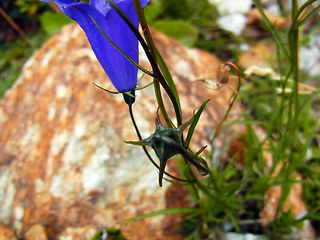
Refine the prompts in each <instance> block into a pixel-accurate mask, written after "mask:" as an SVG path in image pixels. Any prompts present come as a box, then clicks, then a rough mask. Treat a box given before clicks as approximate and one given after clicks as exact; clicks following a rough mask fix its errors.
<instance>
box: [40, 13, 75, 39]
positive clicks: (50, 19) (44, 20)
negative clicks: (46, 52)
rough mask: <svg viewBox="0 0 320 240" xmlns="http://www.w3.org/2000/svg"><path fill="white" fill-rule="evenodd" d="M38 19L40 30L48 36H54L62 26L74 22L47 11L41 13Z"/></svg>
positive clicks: (62, 15) (64, 16) (61, 15)
mask: <svg viewBox="0 0 320 240" xmlns="http://www.w3.org/2000/svg"><path fill="white" fill-rule="evenodd" d="M39 19H40V23H41V27H42V29H43V30H44V31H45V32H46V33H47V34H48V35H49V36H53V35H54V34H56V33H57V32H58V31H59V30H60V29H61V28H62V27H63V26H64V25H66V24H70V23H73V22H74V21H73V20H71V19H70V18H68V17H67V16H66V15H64V14H60V13H55V12H49V11H47V12H45V13H43V14H42V15H41V16H40V18H39Z"/></svg>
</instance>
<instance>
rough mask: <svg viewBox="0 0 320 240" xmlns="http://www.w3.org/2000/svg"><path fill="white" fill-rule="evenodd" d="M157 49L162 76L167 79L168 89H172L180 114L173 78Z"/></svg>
mask: <svg viewBox="0 0 320 240" xmlns="http://www.w3.org/2000/svg"><path fill="white" fill-rule="evenodd" d="M156 51H157V60H158V63H159V66H160V69H161V71H162V73H163V76H164V78H165V79H166V81H167V84H168V86H169V88H170V90H171V91H172V93H173V95H174V97H175V99H176V101H177V103H178V107H179V112H180V116H181V115H182V114H181V105H180V100H179V95H178V92H177V89H176V86H175V85H174V82H173V79H172V76H171V74H170V72H169V69H168V67H167V65H166V63H165V62H164V60H163V58H162V56H161V55H160V53H159V51H158V49H156Z"/></svg>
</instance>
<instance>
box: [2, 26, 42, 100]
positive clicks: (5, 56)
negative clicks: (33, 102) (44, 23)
mask: <svg viewBox="0 0 320 240" xmlns="http://www.w3.org/2000/svg"><path fill="white" fill-rule="evenodd" d="M46 39H47V36H46V35H45V34H44V33H43V32H41V31H40V32H38V33H37V34H36V35H35V36H33V37H31V42H32V44H33V46H34V47H35V48H36V47H40V45H41V44H42V42H43V41H45V40H46ZM35 48H32V47H30V46H29V45H28V43H27V42H25V41H24V40H22V39H20V40H18V41H16V42H12V43H10V42H8V43H4V44H2V45H1V46H0V55H1V58H0V72H1V74H0V98H1V97H2V95H3V94H4V92H5V91H6V90H7V89H8V88H9V87H10V86H11V85H12V84H13V83H14V81H15V80H16V79H17V78H18V77H19V75H20V73H21V67H22V65H23V64H24V63H25V61H26V60H27V59H28V58H29V57H30V56H31V54H32V53H33V51H34V50H35Z"/></svg>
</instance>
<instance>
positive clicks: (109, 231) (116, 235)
mask: <svg viewBox="0 0 320 240" xmlns="http://www.w3.org/2000/svg"><path fill="white" fill-rule="evenodd" d="M105 234H106V235H107V238H106V239H108V240H126V238H125V237H124V236H123V235H122V233H121V230H120V229H114V228H106V229H105ZM102 235H103V233H102V232H101V231H100V232H97V233H96V234H95V235H94V237H93V238H92V240H101V237H102Z"/></svg>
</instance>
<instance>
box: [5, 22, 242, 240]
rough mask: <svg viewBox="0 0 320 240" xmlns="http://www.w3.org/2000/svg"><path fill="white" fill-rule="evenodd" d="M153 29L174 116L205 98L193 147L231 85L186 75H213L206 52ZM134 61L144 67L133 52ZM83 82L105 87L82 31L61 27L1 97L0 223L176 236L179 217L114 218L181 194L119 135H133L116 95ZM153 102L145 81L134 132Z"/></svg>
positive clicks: (149, 116)
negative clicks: (176, 104)
mask: <svg viewBox="0 0 320 240" xmlns="http://www.w3.org/2000/svg"><path fill="white" fill-rule="evenodd" d="M153 36H154V39H155V42H156V45H157V46H158V48H159V50H160V52H161V54H162V55H163V57H164V59H165V60H166V62H167V64H168V66H169V68H170V70H171V72H172V75H173V77H174V80H175V81H176V83H177V87H178V91H179V93H180V95H181V101H182V107H183V111H184V113H186V115H185V116H184V119H187V118H189V117H190V116H191V115H192V112H193V110H196V109H198V108H199V107H200V105H201V103H202V102H203V101H204V100H206V99H208V98H211V101H210V102H209V104H208V107H207V108H206V111H205V112H204V113H203V116H202V118H201V120H200V122H199V127H198V129H197V134H196V136H195V138H194V139H193V145H192V147H193V148H194V150H196V149H197V148H199V147H201V146H203V145H206V144H208V141H209V139H210V137H211V136H212V134H213V132H214V129H215V127H216V125H217V122H218V121H219V120H220V119H221V118H222V116H223V115H224V113H225V111H226V109H227V106H228V100H229V97H230V95H231V93H232V89H231V88H230V87H227V86H226V87H223V88H221V89H220V90H219V91H214V90H211V89H210V88H208V86H207V85H206V84H205V83H203V82H201V81H196V79H197V78H198V77H203V76H208V77H209V78H213V77H214V76H215V71H216V69H217V66H218V65H219V61H218V60H217V59H216V58H215V57H213V56H212V55H210V54H209V53H207V52H204V51H200V50H194V49H186V48H185V47H183V46H182V45H181V44H179V43H178V42H176V41H174V40H172V39H169V38H167V37H165V36H164V35H162V34H160V33H158V32H153ZM140 61H141V63H142V64H143V65H144V66H146V67H148V64H147V62H146V58H145V57H144V56H143V54H142V53H141V60H140ZM149 81H150V80H149ZM92 82H94V83H97V84H99V85H101V86H102V87H104V88H108V89H112V85H111V83H110V81H109V80H108V78H107V76H106V75H105V73H104V72H103V70H102V68H101V67H100V65H99V63H98V62H97V60H96V59H95V56H94V54H93V52H92V51H91V49H90V46H89V45H88V42H87V40H86V38H85V35H84V33H83V32H82V30H81V29H80V28H79V27H77V26H75V25H71V26H68V27H66V28H64V29H63V30H62V31H61V32H60V33H58V34H57V35H56V36H54V37H53V38H51V39H50V40H49V41H47V42H46V43H45V44H44V45H43V47H42V48H41V49H40V50H38V51H37V52H36V53H35V55H34V56H33V57H32V58H31V59H30V60H29V61H28V62H27V63H26V64H25V66H24V68H23V71H22V75H21V77H20V79H19V80H18V81H17V82H16V84H15V85H14V86H13V87H12V89H10V90H9V91H8V92H7V93H6V94H5V96H4V97H3V99H2V100H1V102H0V152H1V155H0V220H1V222H2V223H3V224H5V225H7V226H9V227H11V228H13V229H15V231H16V232H17V234H18V236H21V237H23V236H26V235H28V234H29V235H30V229H35V228H36V229H38V228H37V227H34V226H38V225H39V224H40V225H41V226H43V227H44V228H45V231H46V233H47V235H48V239H91V238H92V235H93V234H94V233H95V232H96V231H97V230H99V229H100V228H101V227H109V228H111V227H113V228H121V229H122V231H123V234H124V235H125V236H126V237H127V238H128V239H131V240H134V239H180V236H179V235H177V234H175V232H174V231H175V230H176V229H177V228H178V227H179V222H180V221H181V216H177V215H175V216H160V217H156V218H150V219H144V220H141V221H138V222H133V223H128V224H122V223H119V222H120V221H121V220H123V219H126V218H130V217H134V216H137V215H140V214H143V213H148V212H150V211H155V210H160V209H164V208H167V207H178V206H186V205H187V204H188V199H187V192H186V190H185V189H184V188H181V187H179V186H175V185H170V184H168V183H165V185H164V187H163V188H160V187H159V186H158V181H157V178H158V176H157V169H156V168H154V167H153V166H152V164H151V163H149V162H148V160H147V158H146V157H145V155H144V153H143V151H142V149H141V148H139V147H136V146H131V145H127V144H125V143H124V142H123V141H124V140H136V139H137V137H136V135H135V132H134V129H133V127H132V125H131V122H130V118H129V115H128V109H127V105H126V104H124V102H123V99H122V96H121V95H111V94H108V93H105V92H103V91H102V90H100V89H98V88H96V87H94V85H93V84H92ZM143 82H144V83H146V81H143ZM156 108H157V107H156V102H155V99H154V94H153V89H152V88H148V89H145V90H142V91H139V92H137V99H136V103H135V104H134V114H135V116H136V120H137V122H138V125H139V126H140V127H141V130H142V134H143V136H144V137H147V136H149V135H150V134H151V133H152V132H153V129H154V127H155V126H154V119H155V114H156ZM237 109H238V107H237V106H236V107H235V109H234V110H235V111H234V112H237V111H239V110H237ZM28 231H29V232H28ZM34 231H35V230H32V231H31V232H34ZM26 233H28V234H26ZM41 234H43V233H42V232H41ZM63 237H66V238H63ZM67 237H72V238H67Z"/></svg>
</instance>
